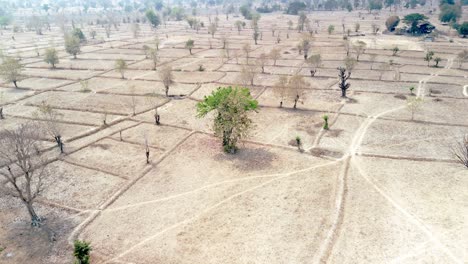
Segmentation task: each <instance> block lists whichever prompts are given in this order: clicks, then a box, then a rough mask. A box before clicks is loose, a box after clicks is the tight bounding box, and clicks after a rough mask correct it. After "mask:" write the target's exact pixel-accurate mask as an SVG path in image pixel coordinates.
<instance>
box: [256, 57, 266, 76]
mask: <svg viewBox="0 0 468 264" xmlns="http://www.w3.org/2000/svg"><path fill="white" fill-rule="evenodd" d="M267 62H268V55H266V54H265V53H262V54H260V56H259V57H258V59H257V60H256V64H257V65H258V67H260V68H261V69H262V73H265V65H266V64H267Z"/></svg>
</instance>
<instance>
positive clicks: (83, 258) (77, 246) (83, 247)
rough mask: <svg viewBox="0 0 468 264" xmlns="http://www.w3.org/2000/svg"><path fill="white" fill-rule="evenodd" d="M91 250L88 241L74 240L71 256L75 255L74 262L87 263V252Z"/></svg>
mask: <svg viewBox="0 0 468 264" xmlns="http://www.w3.org/2000/svg"><path fill="white" fill-rule="evenodd" d="M91 250H92V249H91V246H90V245H89V243H88V242H86V241H80V240H75V242H74V250H73V256H74V257H75V262H74V264H89V263H90V261H89V258H90V256H89V253H90V252H91Z"/></svg>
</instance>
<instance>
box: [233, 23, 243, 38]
mask: <svg viewBox="0 0 468 264" xmlns="http://www.w3.org/2000/svg"><path fill="white" fill-rule="evenodd" d="M234 25H235V26H236V28H237V34H238V35H240V32H241V30H242V28H243V23H242V21H240V20H237V21H236V22H235V23H234Z"/></svg>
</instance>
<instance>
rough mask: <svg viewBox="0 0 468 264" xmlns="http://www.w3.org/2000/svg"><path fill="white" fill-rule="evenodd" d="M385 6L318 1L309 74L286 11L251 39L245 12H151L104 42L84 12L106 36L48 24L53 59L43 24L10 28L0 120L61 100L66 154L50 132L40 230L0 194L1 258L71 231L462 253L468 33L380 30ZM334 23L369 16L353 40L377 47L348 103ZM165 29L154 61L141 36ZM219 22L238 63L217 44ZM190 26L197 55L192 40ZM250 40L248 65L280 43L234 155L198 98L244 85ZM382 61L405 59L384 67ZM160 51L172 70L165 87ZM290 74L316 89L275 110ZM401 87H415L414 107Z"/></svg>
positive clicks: (437, 257)
mask: <svg viewBox="0 0 468 264" xmlns="http://www.w3.org/2000/svg"><path fill="white" fill-rule="evenodd" d="M404 12H406V11H404ZM408 12H409V11H408ZM390 14H391V13H389V12H388V11H382V12H381V14H380V15H379V16H374V15H372V14H368V13H367V12H366V11H363V18H362V19H361V18H359V15H358V12H357V11H353V12H345V11H339V12H338V11H334V12H331V11H330V12H325V11H316V12H314V13H313V14H312V15H311V16H312V17H313V19H312V21H313V20H319V21H320V24H319V25H316V24H315V23H313V25H314V27H315V28H316V29H317V33H314V41H313V43H312V48H311V50H310V54H321V58H322V60H323V63H322V65H321V66H320V67H319V68H318V70H317V73H316V75H315V76H314V77H311V76H310V66H308V65H307V64H306V63H304V59H303V55H302V54H299V53H298V50H297V47H296V46H297V43H298V41H299V39H300V37H301V34H300V33H298V32H297V31H296V30H288V27H287V21H288V20H289V19H290V20H292V21H293V22H294V23H296V22H297V16H289V15H284V14H280V13H272V14H262V18H261V19H260V22H259V27H260V29H261V32H262V38H261V39H259V40H258V45H254V42H253V39H252V33H253V31H252V29H251V28H250V27H249V26H247V27H246V28H245V29H242V30H241V31H240V32H239V33H238V32H237V28H236V27H235V26H234V21H235V20H237V19H241V18H240V17H238V18H233V17H230V19H229V20H226V18H225V17H224V16H223V15H220V16H219V18H220V20H219V26H218V30H217V32H216V34H215V35H214V37H212V36H211V34H209V33H208V32H207V28H206V27H204V28H201V29H200V31H199V32H198V33H197V32H196V31H195V30H192V29H190V28H189V27H188V25H187V23H186V22H185V21H179V22H176V21H168V22H167V26H163V25H161V26H160V27H159V28H158V29H156V30H153V29H151V28H150V27H149V25H148V24H141V28H142V30H141V33H140V36H139V37H137V38H135V37H134V36H133V35H132V32H131V30H130V25H129V24H121V26H120V28H119V30H118V31H114V30H113V31H112V34H111V37H110V38H107V37H106V36H105V34H104V31H103V29H102V28H100V27H97V26H96V25H94V26H90V25H87V28H86V30H84V31H85V33H86V34H87V33H88V32H89V31H90V30H91V28H92V27H94V28H95V29H96V30H97V31H98V37H96V39H100V38H103V39H104V40H105V42H103V43H102V42H99V41H97V40H93V41H91V40H90V41H89V42H88V43H87V44H85V45H84V46H83V47H82V52H81V53H79V54H78V56H77V57H78V58H77V59H73V56H70V55H69V54H67V53H65V52H64V50H63V39H62V37H61V32H60V29H59V28H58V27H54V26H53V27H52V29H51V31H44V35H42V36H40V41H37V42H36V43H35V44H36V45H37V46H38V47H39V52H40V53H41V54H42V53H43V52H44V51H45V49H46V48H48V47H49V45H50V43H54V45H55V46H56V48H57V50H59V51H60V52H59V56H60V63H58V64H57V68H56V69H49V67H48V65H47V64H46V63H44V62H43V60H42V59H41V57H37V56H36V53H35V52H34V46H33V44H32V43H31V39H35V38H38V36H36V35H35V34H34V32H22V33H16V34H15V40H14V41H13V40H12V33H11V32H7V31H5V32H3V35H1V36H0V42H1V43H2V45H3V47H4V48H5V52H6V53H8V54H21V58H22V60H21V63H22V64H23V65H24V67H25V69H24V71H23V74H24V75H25V76H26V78H25V79H24V80H22V81H21V82H18V86H19V88H14V86H13V84H12V83H6V82H3V81H2V82H1V83H0V93H1V94H2V97H1V100H2V101H0V105H2V106H3V107H4V115H5V119H4V120H0V127H1V128H2V129H4V128H7V129H12V128H15V127H17V126H18V125H20V124H23V123H26V122H29V121H37V122H39V123H43V122H45V121H44V120H41V119H40V118H39V117H38V116H37V111H38V109H39V107H40V106H41V104H43V103H44V102H46V103H47V104H49V105H50V106H51V107H52V108H53V109H54V110H55V111H56V112H57V113H58V114H59V123H60V126H61V127H62V129H63V140H64V150H65V153H63V154H60V153H59V150H58V149H57V148H56V147H55V145H54V142H53V138H50V137H48V136H47V137H44V138H42V139H41V140H42V141H44V142H45V144H44V146H45V149H44V152H46V153H47V156H48V157H50V159H51V163H50V164H49V165H48V167H49V170H50V171H51V172H52V173H51V176H50V177H49V178H47V180H46V183H47V184H46V186H47V189H45V190H44V192H43V193H42V194H41V196H40V197H39V199H38V201H37V202H36V205H37V207H38V214H40V215H41V216H43V217H45V219H46V220H45V227H44V228H40V229H37V228H32V227H30V225H29V218H28V214H27V211H26V209H25V207H24V205H23V204H21V203H20V202H19V201H18V200H12V199H11V198H10V197H7V196H6V195H5V194H4V193H0V263H31V264H33V263H44V264H53V263H71V262H72V259H73V256H72V246H73V241H74V240H75V239H80V240H85V241H89V242H90V243H91V246H92V248H93V250H92V252H91V259H92V263H114V264H118V263H128V264H130V263H134V264H137V263H138V264H154V263H213V264H214V263H318V264H319V263H333V264H335V263H336V264H345V263H350V264H351V263H395V264H396V263H440V264H443V263H447V264H449V263H450V264H452V263H454V264H455V263H457V264H461V263H468V170H467V169H466V168H464V167H463V166H462V165H460V164H458V163H457V162H456V159H455V158H454V156H453V154H452V153H451V149H450V146H451V145H452V144H454V143H455V142H456V140H458V139H460V138H461V137H463V135H466V134H468V114H467V113H468V91H467V89H468V88H466V87H467V85H468V79H467V78H466V76H467V75H468V72H467V68H466V67H467V66H468V65H467V64H466V63H465V65H462V67H459V66H458V64H457V63H455V58H456V56H457V53H458V52H459V51H461V50H463V49H466V47H468V39H462V38H457V40H456V41H454V42H449V41H448V37H445V36H440V37H438V38H436V40H435V41H434V42H426V41H423V40H422V39H420V38H418V37H408V36H397V35H390V34H381V33H380V32H379V33H378V34H372V33H371V24H372V23H377V24H379V25H380V26H381V28H382V29H383V28H384V27H385V26H384V23H385V19H386V18H387V17H388V16H389V15H390ZM213 18H214V16H212V17H211V18H210V19H213ZM431 18H432V17H431ZM200 19H201V20H202V21H204V22H205V25H208V24H209V22H208V17H206V16H200ZM342 21H344V22H343V23H345V24H346V25H349V27H351V28H352V27H353V25H354V23H356V22H359V23H360V24H361V31H362V32H363V33H365V34H363V35H364V36H359V35H351V36H350V37H349V38H350V40H351V41H352V42H357V41H364V42H365V43H367V49H366V51H365V53H364V54H363V55H362V56H361V57H360V59H359V61H358V63H357V65H356V66H355V69H354V70H353V72H352V75H351V78H350V79H349V83H350V84H351V87H350V89H349V92H348V99H343V98H341V97H340V95H341V91H340V90H339V87H338V71H337V69H336V68H337V67H338V66H340V65H342V64H343V59H345V57H346V51H345V49H344V47H343V30H342V27H341V24H342ZM273 23H274V24H277V25H278V29H277V32H276V34H280V36H281V42H280V43H277V42H276V37H274V36H272V32H271V30H270V27H271V24H273ZM328 25H335V28H336V29H335V31H334V32H333V33H332V34H329V33H328V32H327V27H328ZM446 28H447V27H446ZM444 30H445V29H444ZM286 32H288V35H289V37H286ZM156 35H157V36H159V38H160V39H161V43H160V47H159V49H160V51H159V54H160V62H159V63H158V67H157V69H156V71H154V70H152V67H153V63H152V61H151V60H150V59H148V58H146V57H145V53H144V50H143V45H153V44H152V43H153V39H154V37H155V36H156ZM222 36H227V37H228V38H229V42H230V48H231V52H234V51H235V52H238V53H239V54H240V55H239V57H238V58H237V59H236V58H234V57H233V56H231V57H230V58H225V57H224V58H223V57H221V56H220V54H221V53H222V52H223V47H222V46H223V44H222ZM189 38H190V39H192V40H194V41H195V46H194V49H193V50H192V53H193V54H192V55H191V54H190V53H189V50H188V49H185V48H184V45H185V42H186V41H187V40H188V39H189ZM246 43H249V44H250V45H251V46H252V49H253V51H252V52H251V53H250V55H249V58H248V60H249V61H251V62H253V61H255V60H256V59H258V58H259V56H261V54H262V53H268V52H269V51H270V50H272V49H273V48H279V49H280V51H281V58H280V59H279V60H278V61H277V62H276V65H273V63H272V62H271V61H268V63H267V65H266V66H265V71H264V73H260V72H258V73H257V74H256V76H255V78H254V82H253V85H248V88H250V90H251V94H252V96H253V97H254V98H255V99H256V100H258V102H259V105H260V107H259V109H258V111H257V112H254V113H252V115H251V118H252V120H253V123H254V124H255V128H254V129H253V131H252V132H251V133H250V136H249V137H248V138H247V139H246V140H244V141H242V142H241V144H240V149H239V151H238V153H236V154H234V155H231V154H226V153H224V152H223V151H222V148H221V146H220V140H219V139H217V138H216V137H214V134H213V129H212V118H211V117H209V118H204V119H200V118H197V117H196V104H197V102H199V101H201V100H203V98H204V97H205V96H207V95H209V94H211V92H212V91H214V90H215V89H216V88H217V87H222V86H229V85H232V86H237V85H241V84H242V82H241V81H240V72H241V70H242V66H243V65H245V64H246V63H247V59H246V57H245V54H244V53H243V52H242V47H243V45H244V44H246ZM394 46H398V47H399V49H400V52H399V53H398V54H397V55H396V56H393V55H392V51H391V49H392V48H393V47H394ZM428 50H434V51H435V52H436V54H437V55H439V56H440V57H441V58H442V61H441V62H440V64H439V67H437V68H436V67H428V66H427V62H425V61H424V60H423V57H424V54H425V52H426V51H428ZM351 56H354V55H353V51H351ZM119 58H120V59H123V60H125V61H126V63H127V64H128V65H129V67H128V70H127V71H126V72H125V78H124V79H122V78H121V76H120V73H119V72H118V71H116V70H115V69H114V65H115V60H116V59H119ZM390 60H392V62H393V63H394V64H395V65H396V66H395V67H393V68H391V69H389V68H384V67H383V66H382V65H383V64H385V63H388V62H389V61H390ZM164 65H172V67H173V75H174V84H173V85H171V87H170V89H169V96H168V97H166V96H165V90H164V85H163V82H162V80H161V78H160V75H159V71H160V68H161V67H163V66H164ZM200 65H202V66H203V68H204V70H203V71H199V68H200ZM295 72H299V73H300V74H301V75H303V76H304V80H305V81H306V86H307V88H306V89H305V91H304V93H303V95H302V97H301V98H300V100H299V102H298V104H297V109H293V104H294V102H293V98H286V99H285V100H284V101H283V107H282V108H280V107H279V104H280V102H281V98H280V97H279V96H278V94H277V93H275V91H274V88H275V87H274V86H275V83H276V82H277V81H278V79H279V78H280V76H285V75H290V74H293V73H295ZM80 81H87V84H88V87H87V88H88V90H86V91H84V90H83V89H82V85H81V82H80ZM411 86H414V87H415V90H414V94H412V93H410V90H409V87H411ZM408 98H421V99H422V100H423V103H422V107H421V108H420V109H419V111H417V112H416V113H414V116H413V117H412V115H411V112H410V111H409V110H408V108H407V106H406V105H407V101H406V99H408ZM155 107H156V108H157V109H158V110H157V111H158V114H159V115H160V116H161V125H159V126H157V125H155V120H154V108H155ZM323 115H328V116H329V120H330V129H329V130H324V129H323V128H322V126H323V119H322V117H323ZM296 136H299V137H300V138H301V139H302V144H303V145H302V150H301V151H298V147H297V146H296V145H295V138H296ZM145 142H147V143H148V146H149V149H150V153H151V154H150V162H149V164H147V163H146V157H145ZM0 165H1V166H4V164H0ZM49 231H53V233H55V239H56V241H53V242H51V241H50V239H49V236H50V234H51V232H49Z"/></svg>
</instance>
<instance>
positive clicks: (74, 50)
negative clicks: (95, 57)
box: [65, 35, 81, 59]
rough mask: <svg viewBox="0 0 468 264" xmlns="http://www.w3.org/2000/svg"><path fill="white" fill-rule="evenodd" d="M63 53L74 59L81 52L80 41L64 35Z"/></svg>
mask: <svg viewBox="0 0 468 264" xmlns="http://www.w3.org/2000/svg"><path fill="white" fill-rule="evenodd" d="M65 51H66V52H67V53H68V54H70V55H73V58H74V59H76V55H77V54H78V53H80V52H81V44H80V39H79V38H77V37H75V36H72V35H66V36H65Z"/></svg>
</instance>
